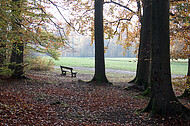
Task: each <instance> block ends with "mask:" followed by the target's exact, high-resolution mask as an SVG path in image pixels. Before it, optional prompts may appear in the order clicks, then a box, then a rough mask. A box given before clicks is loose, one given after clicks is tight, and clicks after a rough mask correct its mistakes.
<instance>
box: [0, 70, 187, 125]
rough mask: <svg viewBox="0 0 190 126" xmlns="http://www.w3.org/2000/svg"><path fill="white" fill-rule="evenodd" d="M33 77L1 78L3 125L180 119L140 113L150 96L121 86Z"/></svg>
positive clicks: (138, 122)
mask: <svg viewBox="0 0 190 126" xmlns="http://www.w3.org/2000/svg"><path fill="white" fill-rule="evenodd" d="M28 77H29V78H31V79H30V80H2V81H0V125H85V126H88V125H89V126H91V125H110V126H112V125H117V126H118V125H152V124H156V125H171V124H172V125H173V124H181V125H182V124H187V125H188V124H189V122H187V121H185V120H183V119H181V118H177V119H173V118H164V120H163V118H160V117H157V118H148V113H137V112H136V110H139V109H143V108H145V106H146V105H147V103H148V98H144V97H135V96H136V95H138V92H136V91H130V90H128V91H126V90H123V88H122V87H119V86H118V85H117V86H109V87H106V86H92V85H87V84H80V83H78V80H77V78H75V79H73V78H70V77H61V76H59V75H56V74H55V73H51V74H48V73H47V74H44V73H43V74H42V73H35V74H34V73H30V74H28Z"/></svg>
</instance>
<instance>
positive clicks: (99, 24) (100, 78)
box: [91, 0, 109, 83]
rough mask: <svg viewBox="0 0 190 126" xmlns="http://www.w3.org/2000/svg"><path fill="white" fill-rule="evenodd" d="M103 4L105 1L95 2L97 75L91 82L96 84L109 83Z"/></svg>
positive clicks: (97, 0)
mask: <svg viewBox="0 0 190 126" xmlns="http://www.w3.org/2000/svg"><path fill="white" fill-rule="evenodd" d="M103 4H104V0H95V21H94V22H95V74H94V77H93V79H92V80H91V82H96V83H109V82H108V79H107V78H106V74H105V61H104V29H103Z"/></svg>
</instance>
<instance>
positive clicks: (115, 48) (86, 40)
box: [61, 35, 137, 58]
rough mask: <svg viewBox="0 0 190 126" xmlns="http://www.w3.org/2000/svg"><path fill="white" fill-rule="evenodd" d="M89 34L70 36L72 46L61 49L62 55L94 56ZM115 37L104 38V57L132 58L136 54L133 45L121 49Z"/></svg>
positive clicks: (93, 47)
mask: <svg viewBox="0 0 190 126" xmlns="http://www.w3.org/2000/svg"><path fill="white" fill-rule="evenodd" d="M90 39H91V38H90V36H72V35H71V36H70V38H69V41H70V44H71V46H72V47H73V48H71V49H70V51H63V50H62V51H61V56H62V57H73V56H76V57H94V56H95V51H94V49H95V45H94V44H92V45H91V40H90ZM116 41H117V38H116V37H115V38H113V39H110V40H108V39H106V40H105V46H106V47H108V49H106V52H105V57H127V58H134V57H136V55H137V54H134V50H135V48H134V47H129V49H128V50H126V52H125V49H123V46H122V45H118V44H116Z"/></svg>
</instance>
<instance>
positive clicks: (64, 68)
mask: <svg viewBox="0 0 190 126" xmlns="http://www.w3.org/2000/svg"><path fill="white" fill-rule="evenodd" d="M60 67H61V69H62V68H64V69H69V70H71V71H72V70H73V68H71V67H65V66H60Z"/></svg>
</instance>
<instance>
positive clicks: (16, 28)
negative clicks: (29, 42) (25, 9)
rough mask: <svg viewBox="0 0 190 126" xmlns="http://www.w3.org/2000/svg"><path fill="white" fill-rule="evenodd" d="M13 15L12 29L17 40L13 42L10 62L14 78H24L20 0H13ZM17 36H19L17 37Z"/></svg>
mask: <svg viewBox="0 0 190 126" xmlns="http://www.w3.org/2000/svg"><path fill="white" fill-rule="evenodd" d="M12 6H13V10H12V16H13V18H16V19H15V20H13V22H12V31H13V32H14V38H15V42H14V43H13V48H12V53H11V59H10V63H12V64H11V65H10V66H9V68H10V69H12V70H13V71H14V72H13V74H12V77H14V78H22V75H23V74H24V72H23V52H24V44H23V42H22V40H21V39H19V37H20V36H21V33H20V29H21V25H20V22H19V21H20V19H19V17H20V13H21V12H20V10H18V9H20V7H21V5H20V0H12ZM16 36H17V37H16Z"/></svg>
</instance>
